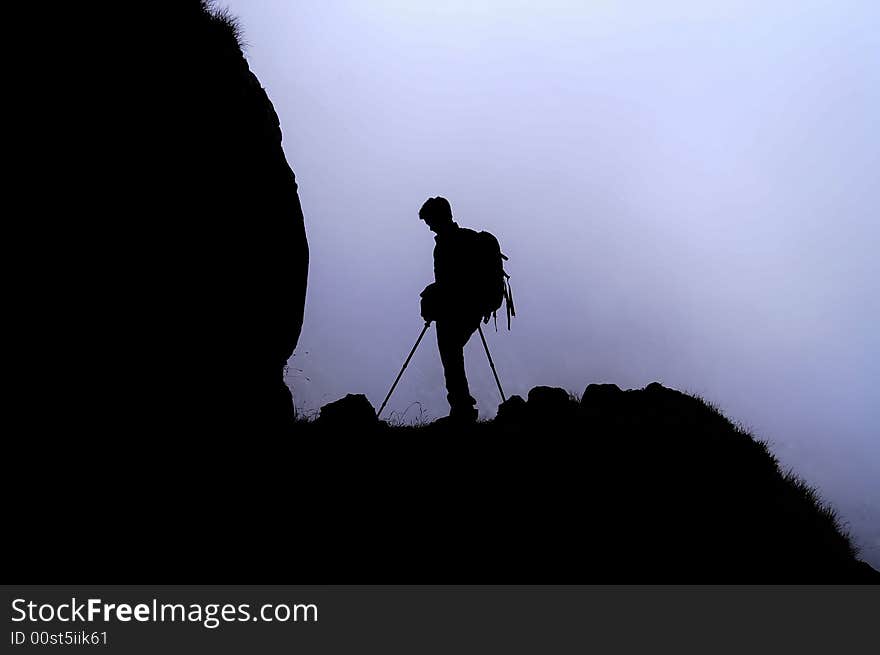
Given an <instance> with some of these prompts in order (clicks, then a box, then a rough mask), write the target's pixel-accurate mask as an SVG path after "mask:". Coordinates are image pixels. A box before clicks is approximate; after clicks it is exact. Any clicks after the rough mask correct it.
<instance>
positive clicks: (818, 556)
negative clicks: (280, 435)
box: [300, 383, 880, 583]
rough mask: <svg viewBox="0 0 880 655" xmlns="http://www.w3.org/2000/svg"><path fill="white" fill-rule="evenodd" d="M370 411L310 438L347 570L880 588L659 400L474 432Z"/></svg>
mask: <svg viewBox="0 0 880 655" xmlns="http://www.w3.org/2000/svg"><path fill="white" fill-rule="evenodd" d="M361 398H362V397H361ZM358 400H361V399H356V398H354V397H349V398H348V399H346V400H345V401H343V402H341V403H338V404H336V406H335V407H331V408H329V409H330V410H331V411H327V408H325V409H324V410H322V412H321V416H320V417H319V418H318V419H317V420H316V421H314V422H307V423H303V424H302V425H301V426H300V428H301V431H302V433H303V434H305V435H309V436H308V437H304V438H305V439H306V440H307V441H308V442H309V443H310V444H312V445H311V446H310V448H309V456H308V458H307V459H308V461H309V462H310V463H309V465H308V467H307V468H308V471H303V473H304V474H305V475H306V477H307V478H308V479H309V480H311V481H312V482H313V483H315V484H318V481H320V480H321V479H326V480H335V481H339V483H340V484H341V483H342V481H344V484H345V485H346V486H348V487H349V488H350V489H353V490H356V491H354V492H353V493H351V494H349V495H347V496H346V499H345V501H344V502H339V503H338V504H337V503H333V504H332V506H333V509H332V510H331V511H329V515H330V516H332V521H330V522H329V525H330V526H332V528H331V529H330V530H329V531H328V532H321V534H322V535H323V539H322V542H321V543H322V549H323V550H324V551H325V552H334V553H336V554H338V556H339V557H340V558H341V559H342V561H344V560H345V559H347V558H350V557H351V555H350V554H349V555H348V556H345V552H346V551H348V550H349V549H350V548H355V549H356V550H357V553H358V558H359V559H360V560H361V562H362V563H363V565H364V566H370V567H371V568H372V570H378V571H383V572H386V571H387V572H394V573H397V574H401V573H405V572H408V571H417V572H418V573H419V575H420V576H422V577H421V578H420V579H427V580H433V579H438V578H439V579H441V580H449V579H457V580H473V579H475V578H476V579H480V580H494V581H498V580H504V581H508V582H519V581H527V582H535V581H556V582H559V581H564V582H610V583H616V582H668V583H685V582H730V583H741V582H742V583H745V582H754V583H758V582H772V583H778V582H789V583H808V582H855V581H873V582H875V583H876V582H878V580H880V574H878V573H877V572H876V571H874V570H873V569H871V568H870V567H869V566H868V565H867V564H864V563H862V562H860V561H858V560H857V559H856V552H855V549H854V548H853V545H852V542H851V541H850V539H849V537H848V536H847V534H846V533H845V532H844V531H843V530H842V529H841V526H840V524H839V522H838V520H837V517H836V515H835V513H834V511H833V510H832V509H831V508H830V507H829V506H827V505H825V504H823V503H822V502H821V501H820V500H819V497H818V495H817V494H816V492H815V491H814V490H813V489H812V488H810V487H809V486H808V485H807V484H805V483H804V482H803V481H801V480H800V479H798V478H797V476H796V475H795V474H794V473H793V472H787V473H786V472H783V471H781V470H780V468H779V464H778V461H777V460H776V458H775V457H773V455H772V454H771V453H770V452H769V450H768V449H767V447H766V445H765V444H764V443H762V442H760V441H758V440H756V439H754V438H753V437H752V436H751V435H750V434H748V433H747V432H746V431H744V430H743V429H741V428H739V427H737V426H736V425H734V424H732V423H731V422H730V421H729V420H728V419H727V418H725V417H724V416H723V415H722V414H721V413H720V412H718V411H717V410H716V409H715V408H713V407H712V406H711V405H709V404H707V403H705V402H703V401H702V400H700V399H699V398H695V397H693V396H689V395H686V394H684V393H680V392H678V391H675V390H672V389H668V388H665V387H663V386H661V385H659V384H657V383H654V384H651V385H649V386H648V387H646V388H645V389H641V390H631V391H621V390H619V389H618V388H617V387H616V386H614V385H590V386H588V387H587V389H586V390H585V392H584V394H583V396H582V398H581V399H580V400H579V401H578V400H577V399H574V398H572V397H570V396H569V394H568V393H567V392H565V391H563V390H561V389H552V388H548V387H537V388H535V389H533V390H532V391H531V392H530V394H529V399H528V401H524V400H523V399H521V398H519V397H514V398H512V399H509V400H508V401H507V403H505V404H504V405H502V406H501V407H500V409H499V414H498V416H497V417H496V418H495V419H494V420H492V421H485V422H480V423H478V424H476V425H474V426H461V425H452V424H444V423H442V422H441V423H439V424H428V425H423V426H397V427H393V426H389V425H388V424H386V423H377V422H372V421H371V420H370V416H369V414H368V411H367V408H366V407H365V405H366V400H365V399H362V400H361V402H357V401H358ZM345 406H347V407H348V409H349V410H350V414H352V415H354V416H355V418H354V419H352V417H351V416H345V414H344V412H343V411H342V410H343V409H344V408H345ZM333 410H335V411H333ZM328 444H330V445H328ZM331 450H332V452H333V453H334V455H333V457H332V458H327V454H328V452H329V451H331ZM301 482H302V479H301ZM327 510H328V508H327V507H326V506H325V507H324V508H323V509H322V510H321V511H322V512H325V511H327ZM309 520H310V521H314V522H315V523H316V525H317V524H320V525H325V526H326V525H328V520H327V517H326V516H324V515H322V514H321V513H317V512H316V513H313V514H310V515H309ZM392 577H393V576H392Z"/></svg>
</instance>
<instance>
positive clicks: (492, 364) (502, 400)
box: [477, 325, 507, 403]
mask: <svg viewBox="0 0 880 655" xmlns="http://www.w3.org/2000/svg"><path fill="white" fill-rule="evenodd" d="M477 329H478V330H479V331H480V339H482V340H483V348H485V349H486V357H488V358H489V366H491V367H492V375H494V376H495V384H497V385H498V392H499V393H500V394H501V402H503V403H506V402H507V398H505V397H504V389H502V388H501V380H499V379H498V373H497V372H496V371H495V362H493V361H492V355H490V354H489V346H488V345H487V344H486V337H484V336H483V326H482V325H478V326H477Z"/></svg>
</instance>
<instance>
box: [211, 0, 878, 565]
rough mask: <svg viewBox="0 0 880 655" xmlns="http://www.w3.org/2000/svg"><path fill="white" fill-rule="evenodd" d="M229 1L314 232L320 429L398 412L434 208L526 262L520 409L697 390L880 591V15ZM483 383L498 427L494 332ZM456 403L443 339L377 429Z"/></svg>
mask: <svg viewBox="0 0 880 655" xmlns="http://www.w3.org/2000/svg"><path fill="white" fill-rule="evenodd" d="M223 4H224V6H228V7H229V8H230V10H231V11H232V13H233V14H235V15H237V16H239V18H240V21H241V25H242V28H243V30H244V39H245V41H246V42H247V43H248V47H247V50H246V54H247V57H248V60H249V62H250V65H251V68H252V70H253V71H254V72H255V73H256V75H257V76H258V77H259V79H260V81H261V83H262V84H263V86H265V87H266V89H267V91H268V93H269V96H270V98H271V99H272V101H273V103H274V105H275V108H276V110H277V111H278V114H279V116H280V119H281V125H282V129H283V132H284V148H285V151H286V153H287V157H288V159H289V161H290V163H291V165H292V167H293V169H294V172H295V173H296V176H297V180H298V182H299V185H300V195H301V199H302V204H303V208H304V211H305V217H306V229H307V232H308V237H309V245H310V248H311V255H312V260H311V267H310V276H309V289H308V299H307V305H306V318H305V324H304V327H303V333H302V338H301V340H300V345H299V347H298V349H297V353H296V355H295V356H294V357H293V358H292V360H291V362H290V364H291V368H290V372H289V375H288V382H289V383H290V384H291V386H292V388H293V389H294V395H295V398H296V404H297V406H298V407H299V408H300V409H303V410H305V411H314V410H316V409H317V408H319V407H320V406H321V405H322V404H323V403H326V402H329V401H332V400H336V399H337V398H339V397H341V396H343V395H345V394H346V393H365V394H366V395H367V397H368V398H369V399H370V401H371V402H372V403H373V404H374V406H377V407H378V405H379V404H380V403H381V401H382V399H383V397H384V395H385V393H386V392H387V390H388V387H389V386H390V384H391V382H392V381H393V379H394V376H395V375H396V374H397V372H398V370H399V368H400V366H401V364H402V362H403V359H404V357H405V355H406V353H407V352H408V350H409V348H410V347H411V346H412V344H413V341H414V340H415V338H416V336H417V335H418V332H419V330H420V328H421V325H422V321H421V319H420V318H419V313H418V299H419V298H418V294H419V291H420V290H421V289H422V288H423V287H424V286H425V285H426V284H427V283H428V282H430V281H431V276H432V262H431V252H432V247H433V239H432V236H433V235H432V234H431V233H430V232H428V230H427V229H426V228H425V226H424V224H423V223H421V222H420V221H419V220H418V218H417V211H418V208H419V206H420V205H421V204H422V202H423V201H424V200H425V199H426V198H427V197H428V196H432V195H438V194H441V195H444V196H446V197H447V198H449V199H450V201H451V203H452V207H453V212H454V214H455V216H456V218H457V220H459V222H460V223H461V224H462V225H465V226H470V227H475V228H478V229H487V230H490V231H491V232H493V233H494V234H496V235H497V236H498V237H499V239H500V241H501V244H502V249H503V250H504V251H505V252H506V253H507V254H508V255H509V256H510V262H509V266H508V269H509V272H510V273H511V274H512V276H513V278H512V283H513V288H514V292H515V299H516V304H517V310H518V312H519V316H517V318H516V319H515V321H514V328H513V331H512V332H509V333H508V332H507V331H506V330H503V331H502V329H501V325H500V324H499V332H498V333H497V334H496V333H495V331H494V329H491V330H488V331H487V333H486V334H487V338H488V339H489V343H490V347H491V348H492V351H493V355H494V357H495V359H496V363H497V366H498V370H499V372H500V374H501V376H502V382H503V383H504V386H505V391H506V392H507V393H508V395H510V394H515V393H518V394H522V395H525V394H526V393H527V392H528V390H529V388H531V387H532V386H534V385H537V384H549V385H554V386H562V387H565V388H567V389H569V390H571V391H573V392H577V393H580V392H582V391H583V389H584V387H585V386H586V384H588V383H590V382H614V383H617V384H618V385H620V386H621V387H623V388H633V387H642V386H644V385H646V384H648V383H649V382H652V381H654V380H658V381H660V382H662V383H663V384H665V385H667V386H671V387H675V388H679V389H682V390H686V391H689V392H692V393H697V394H700V395H701V396H703V397H704V398H706V399H707V400H710V401H711V402H713V403H715V404H717V405H718V406H719V407H720V408H721V409H722V410H723V411H724V412H725V414H726V415H727V416H728V417H730V418H731V419H733V420H735V421H739V422H741V423H742V424H744V425H745V426H746V427H748V428H750V429H752V430H753V431H754V433H755V434H756V436H757V437H759V438H762V439H765V440H768V441H769V442H770V444H771V447H772V449H773V451H774V452H775V453H776V454H777V456H778V457H779V458H780V459H781V461H782V463H783V465H784V466H785V467H792V468H794V469H795V470H796V471H797V472H798V473H799V474H801V475H802V476H803V477H804V478H806V479H807V480H808V481H809V482H810V483H812V484H814V485H816V486H818V487H819V489H820V491H821V493H822V496H823V497H824V498H825V499H827V500H829V501H830V502H832V503H833V504H834V505H835V506H836V507H837V508H838V509H839V510H840V512H841V513H842V515H843V518H844V519H845V520H846V522H847V524H848V527H849V529H850V530H851V531H852V532H853V533H854V534H855V536H856V538H857V541H858V543H859V545H860V546H861V547H862V548H863V556H864V557H865V559H867V560H869V561H871V562H872V563H873V564H874V566H875V567H880V443H878V440H877V436H878V431H877V424H878V418H880V416H878V414H880V409H878V407H880V403H878V400H880V393H878V391H877V386H876V384H877V382H878V379H880V337H878V334H880V331H878V329H877V322H878V317H880V307H878V299H880V289H878V264H877V257H876V255H875V253H874V250H875V249H876V248H877V246H878V236H880V229H878V227H877V220H876V219H877V217H878V211H877V207H878V201H880V174H878V171H880V128H878V118H880V37H878V34H880V30H878V26H880V5H878V4H877V3H876V2H873V1H865V2H846V1H836V2H831V1H829V2H815V1H808V0H801V1H798V2H773V3H767V2H763V1H748V0H746V1H742V2H710V3H706V2H698V1H696V0H693V1H689V2H684V1H679V2H664V3H656V2H610V1H596V2H587V1H582V2H500V1H495V2H480V1H477V0H455V1H451V2H444V3H433V2H430V3H429V2H404V1H399V2H332V1H317V0H315V1H314V2H296V3H293V2H287V1H284V0H266V1H262V2H257V1H253V2H249V1H245V0H235V1H231V0H226V2H224V3H223ZM499 323H500V322H499ZM466 360H467V367H468V372H469V377H470V380H471V385H472V390H473V392H474V395H475V396H476V397H477V399H478V402H479V408H480V410H481V414H482V415H484V416H491V415H493V414H494V413H495V408H496V406H497V403H498V394H497V390H496V389H495V386H494V381H493V379H492V377H491V372H490V369H489V366H488V364H487V362H486V359H485V356H484V354H483V352H482V347H481V345H480V342H479V339H478V338H476V337H475V338H474V339H472V341H471V343H470V344H469V345H468V348H467V350H466ZM297 369H301V370H297ZM446 409H447V407H446V403H445V390H444V389H443V378H442V371H441V367H440V361H439V357H438V355H437V350H436V342H435V340H434V334H433V329H432V330H431V331H430V332H429V334H428V337H426V340H425V341H424V342H423V345H422V346H421V348H420V350H419V351H418V352H417V354H416V356H415V357H414V358H413V361H412V363H411V364H410V367H409V369H408V370H407V372H406V373H405V375H404V377H403V379H402V381H401V383H400V386H399V387H398V389H397V391H396V392H395V396H394V397H393V398H392V400H391V402H390V404H389V407H388V409H386V412H388V413H389V414H390V413H392V412H393V413H394V416H395V417H396V418H401V417H403V419H404V420H411V419H416V418H418V417H419V412H420V411H422V412H424V416H428V417H436V416H440V415H443V414H444V413H445V412H446ZM389 410H390V411H389ZM744 474H747V472H744Z"/></svg>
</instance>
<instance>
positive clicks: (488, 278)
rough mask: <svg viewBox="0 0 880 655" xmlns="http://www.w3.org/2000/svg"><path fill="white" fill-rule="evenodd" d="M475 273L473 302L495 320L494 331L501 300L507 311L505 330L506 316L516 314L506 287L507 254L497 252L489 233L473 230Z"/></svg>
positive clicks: (508, 321)
mask: <svg viewBox="0 0 880 655" xmlns="http://www.w3.org/2000/svg"><path fill="white" fill-rule="evenodd" d="M474 254H475V256H474V263H475V268H476V271H475V274H474V279H475V281H476V286H477V302H478V305H479V307H480V311H481V313H482V314H483V315H484V316H488V315H489V314H491V315H492V316H493V318H494V319H495V330H496V331H497V330H498V314H497V312H498V309H500V307H501V303H502V302H504V304H505V306H506V310H507V329H508V330H509V329H510V318H511V316H516V309H515V307H514V305H513V289H512V288H511V287H510V281H509V280H510V276H509V275H508V274H507V272H506V271H505V270H504V262H506V261H508V258H507V256H506V255H505V254H504V253H502V252H501V246H500V244H499V243H498V239H496V238H495V236H494V235H493V234H491V233H489V232H477V233H476V239H475V253H474Z"/></svg>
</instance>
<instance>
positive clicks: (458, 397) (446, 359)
mask: <svg viewBox="0 0 880 655" xmlns="http://www.w3.org/2000/svg"><path fill="white" fill-rule="evenodd" d="M474 330H476V328H474V329H473V330H468V328H467V327H466V326H465V325H463V324H462V323H460V322H458V321H451V320H445V321H444V320H439V321H437V347H438V348H439V350H440V361H441V362H443V374H444V376H445V377H446V391H447V394H446V399H447V400H448V401H449V407H450V414H456V413H459V412H462V411H465V412H468V413H470V412H472V411H473V407H474V405H475V404H476V402H477V401H476V400H474V399H473V398H472V397H471V394H470V390H469V389H468V381H467V375H465V371H464V346H465V344H466V343H467V341H468V339H469V338H470V336H471V334H473V332H474Z"/></svg>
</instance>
